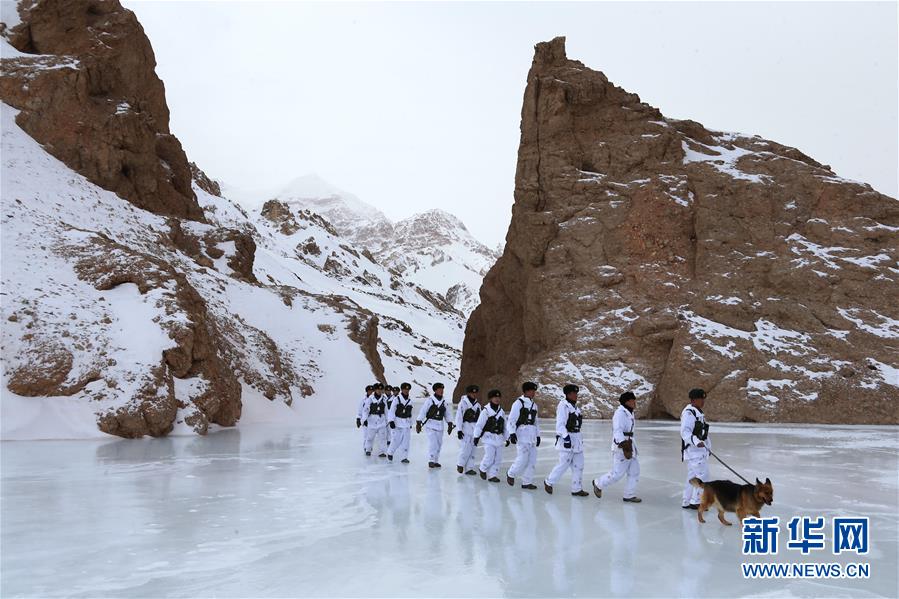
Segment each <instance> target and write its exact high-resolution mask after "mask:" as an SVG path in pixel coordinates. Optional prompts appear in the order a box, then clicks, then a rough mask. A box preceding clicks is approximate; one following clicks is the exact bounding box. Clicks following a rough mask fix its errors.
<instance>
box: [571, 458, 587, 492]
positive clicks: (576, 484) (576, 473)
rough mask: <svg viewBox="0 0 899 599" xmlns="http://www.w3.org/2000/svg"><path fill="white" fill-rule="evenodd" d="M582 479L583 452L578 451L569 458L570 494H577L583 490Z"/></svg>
mask: <svg viewBox="0 0 899 599" xmlns="http://www.w3.org/2000/svg"><path fill="white" fill-rule="evenodd" d="M583 478H584V452H583V451H579V452H577V453H576V454H574V455H573V456H572V457H571V492H572V493H577V492H578V491H580V490H582V489H583V484H582V483H583V481H582V479H583Z"/></svg>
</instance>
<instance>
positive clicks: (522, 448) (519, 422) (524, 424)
mask: <svg viewBox="0 0 899 599" xmlns="http://www.w3.org/2000/svg"><path fill="white" fill-rule="evenodd" d="M536 394H537V383H532V382H530V381H528V382H527V383H525V384H523V385H522V386H521V397H519V398H518V399H516V400H515V401H514V402H513V403H512V408H511V409H510V410H509V420H508V422H507V424H506V426H507V427H508V429H509V430H508V433H509V435H508V436H509V442H511V443H512V444H513V445H515V449H516V453H515V462H514V463H513V464H512V467H511V468H509V472H508V473H507V474H506V482H507V483H509V486H513V485H514V484H515V479H516V478H517V477H518V475H519V474H520V475H521V482H522V485H521V488H522V489H528V490H533V489H536V488H537V485H535V484H534V468H535V467H536V466H537V448H538V447H540V424H539V423H538V421H537V404H536V403H534V395H536Z"/></svg>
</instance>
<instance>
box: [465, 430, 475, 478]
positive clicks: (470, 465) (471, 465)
mask: <svg viewBox="0 0 899 599" xmlns="http://www.w3.org/2000/svg"><path fill="white" fill-rule="evenodd" d="M468 443H469V444H470V445H471V453H469V454H468V461H467V462H465V471H466V472H468V471H469V470H474V469H475V464H476V463H477V461H478V460H477V452H478V448H477V447H475V446H474V437H469V438H468Z"/></svg>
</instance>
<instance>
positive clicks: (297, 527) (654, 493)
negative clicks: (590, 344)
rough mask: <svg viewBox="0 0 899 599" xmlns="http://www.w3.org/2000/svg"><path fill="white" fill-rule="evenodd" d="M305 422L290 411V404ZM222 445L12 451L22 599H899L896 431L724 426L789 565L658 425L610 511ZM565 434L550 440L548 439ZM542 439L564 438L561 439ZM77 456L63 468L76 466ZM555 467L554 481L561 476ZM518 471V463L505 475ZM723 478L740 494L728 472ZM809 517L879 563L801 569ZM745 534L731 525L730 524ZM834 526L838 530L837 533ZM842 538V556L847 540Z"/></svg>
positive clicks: (466, 481) (241, 444)
mask: <svg viewBox="0 0 899 599" xmlns="http://www.w3.org/2000/svg"><path fill="white" fill-rule="evenodd" d="M283 407H285V408H286V406H283ZM340 416H341V418H340V419H339V420H327V419H325V420H323V419H310V418H305V419H304V423H303V425H302V426H299V425H298V426H294V427H288V426H284V425H283V424H258V425H247V426H241V427H240V428H238V429H229V430H221V431H217V432H214V433H211V434H209V435H208V436H206V437H196V436H193V437H175V438H165V439H143V440H137V441H123V440H96V441H42V442H9V443H3V444H2V455H0V459H2V468H0V476H2V479H0V483H2V484H0V492H2V496H0V499H2V501H0V510H2V513H0V516H2V520H3V527H2V530H0V541H2V544H3V546H4V548H5V550H4V551H3V553H2V556H0V567H2V571H3V577H2V580H0V594H2V595H3V596H10V597H11V596H42V597H56V596H67V597H88V596H118V597H145V596H173V597H180V596H218V597H236V596H259V597H270V596H408V597H420V596H508V597H547V596H621V597H643V596H657V597H658V596H665V597H700V596H701V597H726V596H766V597H770V596H773V597H846V596H858V597H896V596H897V592H899V589H897V578H896V561H897V547H899V539H897V518H896V514H897V512H899V499H897V498H899V483H897V480H899V477H897V474H899V471H897V458H896V456H897V452H899V442H897V428H896V427H884V426H866V427H842V426H811V425H787V426H779V425H765V426H758V425H752V424H714V425H713V428H712V436H713V439H714V443H715V450H716V453H718V455H720V456H722V457H723V458H724V459H725V460H727V461H728V462H729V463H730V464H731V465H732V466H733V467H735V468H736V469H737V470H738V471H740V472H741V473H742V474H744V475H745V476H747V477H753V478H754V477H756V476H758V477H761V478H765V477H770V478H771V480H772V482H773V483H774V504H773V505H772V506H771V507H767V506H766V507H765V508H764V509H763V511H762V515H763V516H779V517H780V518H781V534H780V543H781V551H780V553H779V555H778V556H776V557H767V558H764V557H752V558H746V557H744V556H743V555H742V553H741V549H742V546H741V534H740V530H739V529H738V527H736V526H734V527H724V526H722V525H720V524H719V523H718V522H717V520H716V519H715V518H714V516H712V517H711V518H708V520H709V521H708V522H707V523H706V524H699V523H698V522H697V521H696V513H695V512H692V511H685V510H681V509H680V496H681V492H682V488H683V482H684V478H685V468H684V466H683V464H682V463H681V462H680V458H679V455H678V453H677V450H676V447H677V432H676V423H672V422H670V421H648V422H644V421H640V422H638V425H637V447H638V451H639V455H640V461H641V470H642V474H641V481H640V486H639V488H638V492H639V495H640V496H641V497H642V498H643V500H644V502H643V503H642V504H640V505H630V504H624V503H622V502H621V500H620V497H621V493H622V490H623V481H622V482H620V483H618V484H617V485H615V486H613V487H611V488H609V489H608V490H607V491H606V493H605V495H604V497H603V498H602V499H601V500H597V499H596V498H594V497H593V496H592V495H591V496H590V497H586V498H573V497H571V496H570V495H569V494H568V493H567V486H568V481H569V479H568V477H567V476H566V477H564V478H563V479H562V480H561V481H560V483H559V484H558V485H557V492H556V493H555V494H554V495H553V496H548V495H546V494H545V493H544V492H543V491H542V490H538V491H533V492H525V491H522V490H520V489H518V488H510V487H508V486H507V485H505V484H504V483H503V484H489V483H486V482H483V481H481V480H480V479H476V478H474V477H467V476H459V475H458V474H456V472H455V471H454V469H453V468H452V465H453V463H454V458H455V453H456V451H457V448H458V444H457V441H456V439H455V437H451V438H448V439H447V441H446V442H445V444H444V448H443V458H442V462H443V464H444V467H443V468H442V469H441V470H440V471H429V470H428V469H427V468H426V467H425V461H426V459H425V456H424V450H425V445H426V443H425V440H424V438H423V437H422V436H419V435H413V439H412V449H413V451H412V456H411V459H412V463H411V464H409V465H408V466H405V465H401V464H387V463H384V461H383V460H380V459H377V458H365V457H364V456H363V455H362V452H361V448H360V439H361V437H360V433H359V431H357V430H356V428H355V427H354V426H353V423H352V415H351V414H349V413H344V414H341V415H340ZM547 426H548V423H547V422H544V423H543V427H544V428H546V427H547ZM549 436H550V435H549V434H548V432H544V438H547V437H549ZM609 437H610V424H609V422H608V421H591V422H588V423H586V424H585V439H586V447H587V453H586V468H585V482H587V484H589V480H590V479H591V478H593V477H594V476H597V475H600V474H602V473H603V472H605V470H606V469H607V468H608V466H609V463H610V456H609V453H608V446H609ZM61 455H65V456H66V459H65V460H60V457H59V456H61ZM556 455H557V454H556V452H555V450H553V449H552V448H551V447H548V446H541V448H540V449H539V450H538V464H537V480H538V482H539V481H540V480H541V479H542V477H543V476H545V475H546V474H547V473H548V472H549V470H550V469H551V468H552V466H553V465H554V464H555V462H556V459H557V458H556ZM512 456H513V452H512V451H510V450H508V449H507V450H506V451H505V454H504V457H505V467H508V465H509V463H510V461H511V458H512ZM711 474H712V477H713V478H730V479H734V478H735V477H734V476H733V475H732V474H730V473H729V472H728V471H727V470H725V469H724V468H723V467H722V466H721V465H719V464H717V463H716V462H714V460H713V461H712V462H711ZM793 516H813V517H814V516H824V517H826V518H827V519H828V523H829V522H830V520H831V519H832V518H833V517H834V516H850V517H851V516H867V517H869V518H870V519H871V521H870V543H871V552H870V554H869V555H868V556H854V555H851V554H850V556H846V555H845V554H843V555H839V556H834V555H831V552H830V549H827V550H826V551H823V552H815V551H813V552H812V554H811V555H809V556H807V557H803V556H802V555H801V553H800V552H798V551H794V550H787V549H786V548H785V545H784V544H785V543H786V540H787V530H786V522H787V521H789V519H790V518H791V517H793ZM734 518H735V517H734V516H733V515H729V519H731V520H733V519H734ZM828 528H829V527H828ZM825 534H826V538H827V542H828V547H830V545H829V543H830V542H831V538H830V531H829V530H828V531H827V532H826V533H825ZM742 562H759V563H773V562H808V563H815V564H820V563H832V562H838V563H843V564H845V563H848V562H868V563H870V564H871V576H870V578H869V579H867V580H850V579H843V580H835V581H829V580H822V579H819V580H805V581H802V580H787V581H783V580H746V579H743V577H742V574H741V572H740V564H741V563H742Z"/></svg>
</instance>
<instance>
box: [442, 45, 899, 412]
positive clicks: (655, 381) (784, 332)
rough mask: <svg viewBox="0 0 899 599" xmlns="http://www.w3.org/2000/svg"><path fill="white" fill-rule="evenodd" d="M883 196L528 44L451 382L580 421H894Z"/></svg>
mask: <svg viewBox="0 0 899 599" xmlns="http://www.w3.org/2000/svg"><path fill="white" fill-rule="evenodd" d="M897 259H899V203H897V202H896V200H894V199H893V198H889V197H887V196H884V195H882V194H880V193H877V192H876V191H874V190H873V189H872V188H871V187H870V186H868V185H864V184H860V183H856V182H852V181H847V180H844V179H841V178H839V177H837V176H836V175H834V173H833V172H832V171H831V170H830V169H829V167H827V166H824V165H821V164H819V163H818V162H816V161H814V160H812V159H811V158H809V157H808V156H805V155H804V154H802V153H801V152H799V151H798V150H796V149H794V148H789V147H786V146H782V145H780V144H777V143H774V142H771V141H767V140H764V139H761V138H759V137H746V136H741V135H736V134H729V133H720V132H716V131H709V130H707V129H705V128H704V127H703V126H702V125H700V124H699V123H696V122H693V121H676V120H671V119H666V118H665V117H664V116H663V115H662V114H661V113H660V112H659V111H658V110H657V109H655V108H653V107H651V106H649V105H647V104H645V103H643V102H641V101H640V99H639V97H637V96H636V95H635V94H631V93H628V92H626V91H624V90H622V89H621V88H618V87H616V86H614V85H613V84H611V83H610V82H609V81H608V80H607V79H606V77H605V76H604V75H603V74H602V73H599V72H596V71H591V70H590V69H588V68H586V67H585V66H584V65H583V64H581V63H580V62H577V61H573V60H569V59H567V58H566V56H565V45H564V38H557V39H555V40H553V41H552V42H548V43H541V44H538V45H537V46H536V53H535V56H534V61H533V64H532V66H531V70H530V72H529V74H528V81H527V88H526V90H525V94H524V106H523V108H522V113H521V145H520V148H519V154H518V168H517V172H516V177H515V204H514V207H513V210H512V221H511V225H510V227H509V231H508V234H507V236H506V246H505V250H504V253H503V255H502V257H501V258H500V259H499V261H497V263H496V265H495V266H494V267H493V268H492V269H491V270H490V272H489V273H488V275H487V277H486V278H485V280H484V283H483V286H482V288H481V292H480V293H481V304H480V307H478V308H477V309H476V310H475V311H474V313H473V314H472V316H471V318H470V319H469V321H468V326H467V329H466V335H465V344H464V348H463V355H462V373H461V377H460V379H459V386H458V387H457V388H456V392H455V395H456V396H457V397H458V396H459V395H460V394H461V389H462V388H463V387H464V385H467V384H469V383H473V382H476V383H479V384H480V385H481V386H482V387H499V388H501V389H502V390H503V392H504V394H505V395H506V397H507V398H508V397H515V396H517V391H518V388H519V385H520V383H521V382H522V381H523V380H528V379H533V380H536V381H538V382H539V383H540V384H541V386H542V387H541V391H540V395H538V398H540V399H541V400H542V401H543V402H544V405H545V407H550V406H551V405H554V402H555V401H556V400H557V398H558V397H560V387H561V386H562V385H564V384H565V383H567V382H574V383H576V384H579V385H581V389H582V393H581V398H582V399H583V400H584V403H585V404H586V413H587V414H588V415H590V416H593V417H596V416H608V415H609V414H610V413H611V411H612V410H613V408H614V407H615V406H617V403H618V402H617V397H618V395H619V394H620V393H621V392H623V391H626V390H632V391H635V392H636V393H637V394H638V397H640V398H641V400H642V401H640V402H639V404H638V409H639V411H640V412H642V413H643V414H650V415H653V416H660V417H668V416H677V415H679V413H680V411H681V409H682V407H683V405H684V404H685V403H686V402H687V399H686V397H687V391H688V390H689V389H690V388H692V387H703V388H705V389H706V390H707V391H709V393H710V396H709V401H707V402H706V408H707V410H706V411H707V412H708V413H709V414H710V416H711V418H713V419H717V420H737V421H739V420H752V421H771V422H776V421H791V422H816V423H828V422H834V423H836V422H839V423H847V422H851V423H896V422H899V404H897V397H899V370H897V368H899V306H897V304H896V301H895V298H897V297H899V268H897Z"/></svg>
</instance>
